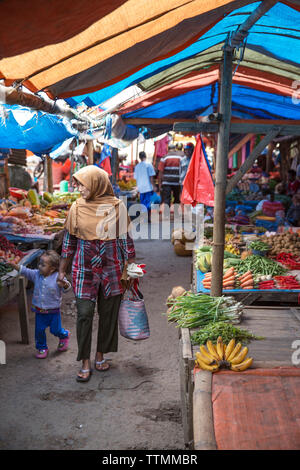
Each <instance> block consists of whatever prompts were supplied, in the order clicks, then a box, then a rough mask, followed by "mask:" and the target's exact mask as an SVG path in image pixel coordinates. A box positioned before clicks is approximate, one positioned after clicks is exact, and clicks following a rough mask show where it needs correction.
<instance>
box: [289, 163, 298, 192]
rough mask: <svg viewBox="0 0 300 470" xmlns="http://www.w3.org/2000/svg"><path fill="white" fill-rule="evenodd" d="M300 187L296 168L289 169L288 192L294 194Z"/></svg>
mask: <svg viewBox="0 0 300 470" xmlns="http://www.w3.org/2000/svg"><path fill="white" fill-rule="evenodd" d="M299 189H300V181H299V179H298V178H297V173H296V171H295V170H292V169H291V170H289V171H288V194H289V195H290V196H293V195H294V194H296V193H297V192H298V190H299Z"/></svg>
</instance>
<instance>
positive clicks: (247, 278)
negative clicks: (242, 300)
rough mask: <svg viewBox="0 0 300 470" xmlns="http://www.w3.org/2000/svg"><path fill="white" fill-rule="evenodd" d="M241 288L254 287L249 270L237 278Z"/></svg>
mask: <svg viewBox="0 0 300 470" xmlns="http://www.w3.org/2000/svg"><path fill="white" fill-rule="evenodd" d="M238 281H239V283H240V288H241V289H254V280H253V274H252V272H251V271H247V272H246V273H245V274H243V275H242V276H240V277H239V278H238Z"/></svg>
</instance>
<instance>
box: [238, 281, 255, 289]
mask: <svg viewBox="0 0 300 470" xmlns="http://www.w3.org/2000/svg"><path fill="white" fill-rule="evenodd" d="M248 286H252V287H253V280H251V281H247V282H244V283H242V284H241V287H242V289H244V287H248Z"/></svg>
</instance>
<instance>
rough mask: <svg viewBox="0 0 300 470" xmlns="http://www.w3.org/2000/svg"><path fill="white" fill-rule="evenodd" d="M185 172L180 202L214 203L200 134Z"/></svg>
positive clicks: (194, 203)
mask: <svg viewBox="0 0 300 470" xmlns="http://www.w3.org/2000/svg"><path fill="white" fill-rule="evenodd" d="M196 139H197V142H196V147H195V149H194V153H193V155H192V158H191V161H190V164H189V167H188V171H187V173H186V176H185V179H184V182H183V188H182V193H181V202H182V204H192V206H195V205H196V204H206V205H207V206H211V207H213V205H214V191H215V188H214V183H213V180H212V175H211V172H210V166H209V162H208V160H207V157H206V154H205V148H204V144H203V142H202V139H201V136H200V134H198V135H197V136H196Z"/></svg>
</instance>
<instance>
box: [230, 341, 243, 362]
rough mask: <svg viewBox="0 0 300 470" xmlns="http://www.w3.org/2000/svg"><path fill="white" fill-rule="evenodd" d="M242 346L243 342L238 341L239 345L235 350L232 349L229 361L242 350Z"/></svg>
mask: <svg viewBox="0 0 300 470" xmlns="http://www.w3.org/2000/svg"><path fill="white" fill-rule="evenodd" d="M241 347H242V344H241V343H237V345H236V346H235V348H234V350H233V351H232V353H231V354H230V355H229V356H228V358H227V361H228V362H231V361H232V359H233V358H234V357H235V356H236V355H237V354H238V353H239V352H240V350H241Z"/></svg>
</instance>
